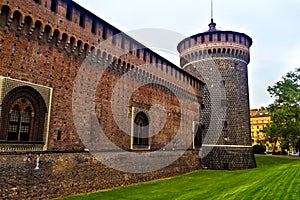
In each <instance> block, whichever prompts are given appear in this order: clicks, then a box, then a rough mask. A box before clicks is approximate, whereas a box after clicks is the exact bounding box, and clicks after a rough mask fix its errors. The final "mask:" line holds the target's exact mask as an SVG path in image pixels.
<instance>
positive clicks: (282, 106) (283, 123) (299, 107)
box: [264, 68, 300, 151]
mask: <svg viewBox="0 0 300 200" xmlns="http://www.w3.org/2000/svg"><path fill="white" fill-rule="evenodd" d="M282 79H283V80H281V81H278V82H277V83H275V84H274V85H273V86H269V87H268V92H269V93H270V95H271V97H275V101H274V103H272V104H270V105H269V106H268V109H269V110H270V112H271V115H272V116H271V119H272V122H271V123H270V124H269V125H268V126H267V127H266V128H265V129H264V131H265V132H266V136H267V137H266V138H267V141H269V142H270V143H272V144H273V145H276V143H277V142H279V143H280V146H281V149H282V151H283V150H288V149H289V148H290V147H292V148H294V149H297V150H298V151H299V148H300V68H296V69H295V71H293V72H289V73H287V74H286V75H285V76H283V77H282ZM273 149H274V148H273Z"/></svg>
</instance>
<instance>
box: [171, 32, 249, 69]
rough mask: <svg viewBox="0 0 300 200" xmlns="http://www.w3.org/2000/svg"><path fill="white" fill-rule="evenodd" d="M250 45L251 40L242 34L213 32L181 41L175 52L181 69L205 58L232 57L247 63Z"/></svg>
mask: <svg viewBox="0 0 300 200" xmlns="http://www.w3.org/2000/svg"><path fill="white" fill-rule="evenodd" d="M251 45H252V39H251V38H250V37H249V36H247V35H246V34H244V33H239V32H234V31H219V30H215V31H207V32H204V33H200V34H196V35H193V36H191V37H188V38H186V39H184V40H182V41H181V42H180V43H179V44H178V46H177V50H178V52H179V53H180V55H181V58H180V66H181V67H183V66H185V65H186V64H187V63H189V62H191V61H195V60H198V59H205V58H206V57H232V58H236V59H239V60H242V61H244V62H246V63H249V62H250V52H249V48H250V47H251Z"/></svg>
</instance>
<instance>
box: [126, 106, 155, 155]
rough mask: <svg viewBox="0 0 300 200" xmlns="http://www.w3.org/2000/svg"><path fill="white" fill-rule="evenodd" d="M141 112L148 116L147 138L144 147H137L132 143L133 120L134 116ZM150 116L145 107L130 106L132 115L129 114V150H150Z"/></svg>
mask: <svg viewBox="0 0 300 200" xmlns="http://www.w3.org/2000/svg"><path fill="white" fill-rule="evenodd" d="M140 112H143V113H144V114H145V115H146V116H147V118H148V122H149V125H148V126H149V138H148V144H149V145H148V146H146V147H137V146H134V144H133V139H134V131H135V130H134V123H135V122H134V121H135V117H136V116H137V114H138V113H140ZM150 124H151V118H150V115H149V111H148V110H145V109H141V108H136V107H132V115H131V137H130V149H131V150H150V149H151V137H150V133H151V130H150V129H151V125H150Z"/></svg>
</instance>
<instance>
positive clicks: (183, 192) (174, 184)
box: [65, 156, 300, 200]
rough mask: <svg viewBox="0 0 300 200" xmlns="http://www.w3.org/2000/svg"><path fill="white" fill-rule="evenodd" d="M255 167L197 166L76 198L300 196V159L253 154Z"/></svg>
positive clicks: (270, 197)
mask: <svg viewBox="0 0 300 200" xmlns="http://www.w3.org/2000/svg"><path fill="white" fill-rule="evenodd" d="M256 162H257V165H258V168H256V169H250V170H238V171H213V170H200V171H197V172H194V173H191V174H187V175H183V176H178V177H174V178H171V179H167V180H159V181H154V182H148V183H143V184H137V185H132V186H127V187H122V188H117V189H112V190H108V191H103V192H101V191H100V192H97V193H87V194H83V195H81V196H75V197H68V198H65V199H68V200H77V199H101V200H102V199H103V200H106V199H130V200H132V199H177V200H179V199H187V200H190V199H238V200H240V199H251V200H252V199H272V200H275V199H280V200H281V199H287V200H291V199H295V200H300V159H291V158H278V157H273V156H256Z"/></svg>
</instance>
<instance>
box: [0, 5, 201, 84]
mask: <svg viewBox="0 0 300 200" xmlns="http://www.w3.org/2000/svg"><path fill="white" fill-rule="evenodd" d="M0 8H1V15H0V26H2V27H5V28H7V29H10V30H13V31H16V34H17V35H26V36H27V37H28V38H30V39H33V40H37V41H38V42H39V43H41V44H42V43H44V44H49V45H50V46H53V47H55V48H59V49H61V50H63V51H65V52H66V53H68V54H75V55H76V56H79V57H81V58H85V57H88V56H91V57H93V59H94V60H100V59H101V60H102V59H104V60H116V59H118V61H116V62H117V63H121V64H124V65H125V66H130V67H131V68H134V67H135V66H138V65H142V64H145V63H150V64H155V66H156V67H157V68H161V70H162V71H165V72H168V70H169V71H171V73H170V76H174V78H175V79H178V80H181V77H186V79H187V81H190V82H192V83H193V85H200V84H202V83H201V82H199V80H198V79H197V78H195V77H194V76H193V75H191V74H189V73H187V72H186V71H185V70H182V69H181V68H179V67H177V66H176V65H174V64H173V63H171V62H170V61H168V60H167V59H165V58H164V57H162V56H160V55H158V54H157V53H155V52H153V51H152V50H150V49H149V48H147V47H145V46H144V45H143V44H141V43H139V42H138V41H136V40H135V39H133V38H131V37H130V36H128V35H126V34H124V33H121V31H120V30H119V29H117V28H116V27H114V26H112V25H110V24H109V23H107V22H106V21H104V20H102V19H101V18H99V17H97V16H96V15H94V14H93V13H91V12H90V11H88V10H86V9H85V8H83V7H81V6H80V5H78V4H77V3H75V2H73V1H71V0H23V1H17V0H11V1H3V0H1V1H0ZM33 11H34V13H33ZM104 41H105V42H104ZM108 43H110V44H109V45H107V44H108ZM120 52H125V54H126V55H124V56H123V57H124V58H123V59H122V58H120V59H119V58H117V57H118V56H115V55H117V54H119V55H120ZM121 55H122V53H121ZM183 79H184V78H183Z"/></svg>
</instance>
